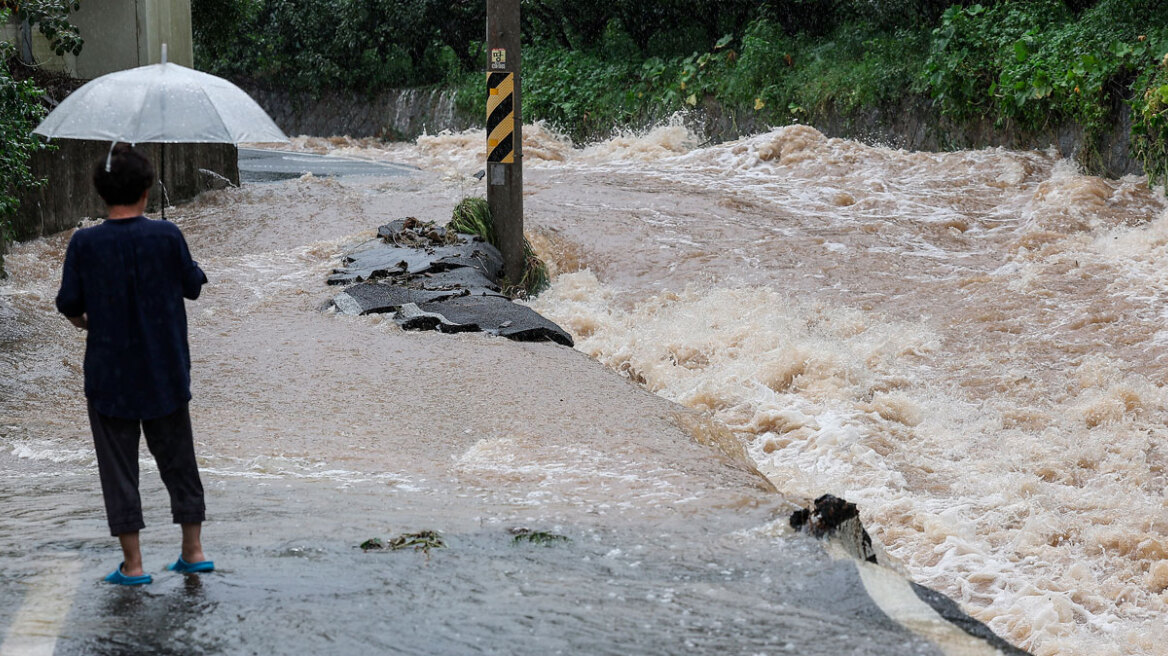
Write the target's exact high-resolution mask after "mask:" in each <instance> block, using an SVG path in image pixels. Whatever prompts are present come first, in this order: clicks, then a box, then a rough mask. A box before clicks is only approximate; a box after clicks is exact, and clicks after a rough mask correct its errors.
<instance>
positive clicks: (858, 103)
mask: <svg viewBox="0 0 1168 656" xmlns="http://www.w3.org/2000/svg"><path fill="white" fill-rule="evenodd" d="M926 48H927V45H926V40H925V38H924V36H923V34H922V33H921V31H920V30H915V31H914V30H909V29H900V28H898V29H895V30H893V31H886V30H882V29H880V28H878V27H876V26H875V25H873V24H871V23H866V22H847V23H843V24H840V25H839V26H837V27H835V28H834V29H833V30H832V31H831V32H830V33H829V34H827V35H825V36H821V37H811V36H808V35H806V34H799V35H795V36H788V35H787V34H786V33H785V31H784V30H783V28H782V27H781V26H780V25H779V24H777V23H773V22H770V21H759V22H757V23H755V24H754V25H752V26H751V28H750V30H749V31H748V32H747V33H746V35H745V36H744V37H743V39H742V54H741V57H740V58H739V59H738V64H737V67H736V69H735V70H734V73H733V75H732V76H731V77H729V78H728V79H727V80H726V84H725V91H726V92H727V95H728V97H729V99H730V100H731V101H732V102H734V103H736V104H738V105H740V106H751V105H752V104H753V105H754V106H755V107H756V108H757V109H759V110H760V111H761V110H765V111H766V112H767V115H769V116H771V117H773V118H775V119H777V120H781V121H806V120H808V119H810V118H811V117H812V116H815V115H820V114H822V113H823V112H824V111H826V110H827V109H829V108H833V109H835V110H837V111H840V112H842V113H848V112H851V111H855V110H858V109H860V108H871V107H881V106H886V105H888V104H890V103H892V102H894V101H896V100H898V99H900V98H902V97H903V96H904V95H905V94H906V92H907V91H908V90H909V89H910V88H911V86H912V84H913V82H914V80H915V79H916V78H917V77H918V76H919V75H920V65H919V63H918V62H920V61H922V59H923V56H922V55H923V53H924V52H925V50H926Z"/></svg>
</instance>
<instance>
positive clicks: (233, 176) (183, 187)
mask: <svg viewBox="0 0 1168 656" xmlns="http://www.w3.org/2000/svg"><path fill="white" fill-rule="evenodd" d="M53 143H54V145H56V146H57V148H56V149H55V150H52V151H42V152H39V153H36V154H35V155H34V156H33V159H32V163H31V166H32V172H33V175H35V176H37V177H39V178H44V179H46V180H48V182H47V183H46V184H45V185H43V186H41V187H40V188H38V189H32V190H26V191H25V192H24V193H23V194H22V195H21V198H20V210H19V211H18V212H17V214H16V216H15V217H14V218H13V221H12V224H13V236H14V237H15V238H16V239H17V240H25V239H34V238H36V237H40V236H43V235H50V234H53V233H54V232H59V231H61V230H67V229H69V228H72V227H74V226H76V225H77V223H78V221H80V220H81V219H82V218H85V217H99V216H102V215H104V213H105V205H104V204H103V203H102V201H101V198H100V197H99V196H98V195H97V192H96V191H94V190H93V182H92V180H93V167H94V166H95V165H96V163H97V162H98V160H100V159H101V158H103V157H105V156H106V154H107V153H108V152H109V147H110V143H109V142H108V141H81V140H77V139H57V140H54V141H53ZM137 148H138V149H139V150H141V151H142V152H143V153H144V154H145V155H146V156H147V157H148V158H150V161H151V162H152V163H153V164H154V168H155V172H156V173H161V172H162V167H161V166H160V164H161V162H162V160H161V155H162V150H163V145H162V144H138V145H137ZM165 168H166V174H165V175H166V177H165V180H164V182H165V183H166V190H167V195H168V197H169V199H170V204H172V205H173V204H175V203H178V202H181V201H185V200H190V199H192V198H194V197H195V196H197V195H198V194H199V193H200V192H202V191H205V190H207V189H211V188H219V187H222V186H224V185H226V184H227V182H228V181H230V183H231V184H234V185H238V184H239V162H238V154H237V150H236V148H235V146H234V145H231V144H167V145H166V167H165ZM159 194H160V187H159V185H155V186H154V189H153V190H152V191H151V192H150V204H149V209H150V211H157V209H158V207H159Z"/></svg>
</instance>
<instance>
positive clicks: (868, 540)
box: [791, 494, 876, 563]
mask: <svg viewBox="0 0 1168 656" xmlns="http://www.w3.org/2000/svg"><path fill="white" fill-rule="evenodd" d="M791 528H794V529H796V530H803V531H806V532H808V533H810V534H811V535H812V536H814V537H817V538H820V539H823V538H832V539H833V540H834V541H836V542H837V543H838V544H840V545H841V546H842V547H843V548H844V549H846V550H847V551H848V552H849V553H851V554H852V555H853V556H855V557H857V558H859V559H861V560H866V561H868V562H870V563H874V562H876V550H875V549H873V548H872V537H871V536H869V535H868V531H867V530H866V529H865V528H864V525H863V524H862V523H860V510H859V509H858V508H856V504H854V503H851V502H850V501H847V500H845V499H841V498H839V497H837V496H833V495H830V494H825V495H823V496H821V497H819V498H818V499H816V500H815V507H814V509H809V508H802V509H799V510H796V511H795V512H793V513H791Z"/></svg>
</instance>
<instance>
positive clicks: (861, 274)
mask: <svg viewBox="0 0 1168 656" xmlns="http://www.w3.org/2000/svg"><path fill="white" fill-rule="evenodd" d="M525 141H526V142H527V143H526V144H525V148H526V163H527V165H528V168H527V172H526V174H525V177H526V180H527V181H528V183H529V184H528V188H527V193H526V208H527V213H528V214H527V220H528V228H529V230H532V231H534V232H535V233H536V235H535V236H536V237H537V239H536V242H537V244H538V245H539V246H541V248H542V249H543V251H544V252H545V253H547V254H550V256H551V258H552V259H553V260H556V261H557V262H558V263H559V265H560V270H561V272H562V273H563V275H561V276H560V277H559V278H558V279H557V280H556V282H555V283H554V284H553V287H552V289H551V290H550V292H548V293H546V294H544V295H543V296H541V297H540V298H539V299H538V300H537V301H536V302H535V303H534V307H535V308H536V309H538V310H539V311H541V312H543V313H545V314H546V315H548V316H549V317H550V318H552V319H553V320H556V321H558V322H560V323H561V324H562V325H564V326H565V327H567V328H569V329H570V330H571V331H572V333H573V334H574V336H575V337H576V343H577V348H579V349H580V350H582V351H584V352H586V353H588V354H590V355H593V356H594V357H596V358H597V359H598V360H600V361H601V362H604V363H605V364H607V365H609V366H610V367H612V368H614V369H616V370H618V371H621V372H623V373H624V374H625V375H626V376H628V377H629V378H630V379H631V380H634V381H637V382H638V383H640V384H642V385H644V386H645V387H646V388H647V389H650V390H652V391H654V392H656V393H658V394H661V395H662V396H664V397H665V398H669V399H671V400H674V401H677V402H678V403H680V404H682V405H685V406H688V407H690V408H694V409H697V410H700V411H702V412H705V413H707V414H708V415H710V416H712V417H714V418H715V419H716V420H718V421H720V422H722V423H723V424H725V425H726V426H728V427H730V428H731V429H732V430H734V431H735V432H736V433H737V434H738V435H739V436H740V437H741V438H742V439H744V440H745V441H746V442H747V443H748V445H749V450H750V454H751V456H752V457H753V459H754V462H755V463H756V464H757V466H758V467H759V469H761V470H762V471H763V472H764V473H766V474H767V476H768V477H769V478H770V480H771V481H772V482H773V483H774V484H775V485H776V487H778V488H779V489H780V490H781V491H783V492H784V493H785V494H787V495H788V496H790V497H792V498H799V497H813V496H815V495H818V494H820V493H822V492H832V493H834V494H839V495H842V496H846V497H847V498H848V499H850V500H853V501H856V502H857V503H858V504H859V506H860V510H861V515H862V517H863V519H864V521H865V523H866V525H867V526H868V527H869V528H870V529H871V530H872V531H873V534H874V536H875V537H876V538H877V539H878V540H879V541H880V542H882V543H883V544H884V546H885V548H886V549H888V551H889V552H890V554H891V555H892V556H894V557H896V558H897V559H899V560H900V561H901V562H902V563H903V564H904V566H905V567H906V569H907V570H908V571H909V572H911V573H912V575H913V576H914V577H915V578H916V580H918V581H921V582H925V583H928V584H929V585H931V586H933V587H936V588H937V589H939V590H942V591H945V592H947V593H948V594H950V595H952V596H953V597H954V598H956V599H958V600H960V601H961V602H962V603H963V604H964V605H965V607H966V608H967V609H969V610H970V611H971V612H972V613H973V614H974V615H975V616H977V617H978V618H980V619H982V620H984V621H986V622H988V623H989V624H990V625H991V626H992V627H994V628H995V629H996V630H997V631H998V632H999V633H1001V634H1003V635H1005V636H1008V637H1010V638H1011V639H1012V640H1014V641H1015V642H1017V643H1018V644H1021V645H1022V646H1024V647H1027V648H1028V649H1030V650H1032V651H1033V652H1035V653H1037V654H1083V655H1090V656H1096V655H1099V654H1150V655H1159V654H1165V653H1168V651H1166V650H1165V647H1164V645H1165V644H1168V628H1166V627H1168V624H1165V623H1164V621H1163V618H1164V617H1165V613H1166V611H1168V497H1166V492H1165V490H1166V489H1168V474H1166V471H1168V446H1166V444H1168V428H1166V427H1165V426H1166V420H1168V397H1166V388H1165V384H1166V383H1168V369H1166V367H1165V365H1166V363H1168V331H1166V330H1165V327H1164V326H1165V317H1168V312H1166V303H1165V299H1166V291H1168V274H1166V273H1165V272H1166V271H1168V268H1166V267H1165V263H1166V262H1168V217H1166V216H1165V213H1164V210H1165V202H1164V197H1163V194H1162V192H1159V191H1154V190H1150V189H1149V188H1148V187H1147V184H1146V181H1145V180H1144V179H1142V178H1125V179H1122V180H1106V179H1101V178H1097V177H1092V176H1085V175H1082V174H1080V173H1079V172H1078V170H1077V169H1076V167H1075V166H1074V164H1073V163H1070V162H1067V161H1063V160H1060V159H1059V158H1058V157H1056V156H1054V155H1052V154H1049V153H1045V152H1017V151H1006V150H1001V149H989V150H984V151H977V152H954V153H908V152H903V151H897V150H891V149H885V148H876V147H870V146H866V145H863V144H860V143H857V142H852V141H845V140H836V139H827V138H824V137H823V136H822V135H821V134H819V133H818V132H816V131H814V130H812V129H810V128H807V127H803V126H791V127H786V128H782V129H778V130H775V131H773V132H770V133H767V134H762V135H758V136H755V137H750V138H747V139H744V140H742V141H739V142H734V143H728V144H723V145H718V146H711V147H703V148H699V147H697V143H698V142H699V141H700V140H699V139H697V138H695V137H694V136H693V135H692V134H691V133H689V132H687V131H686V130H685V129H684V127H681V126H677V125H675V126H667V127H662V128H659V129H657V130H654V131H653V132H651V133H649V134H646V135H634V136H629V137H626V138H618V139H613V140H610V141H607V142H604V143H601V144H596V145H593V146H589V147H587V148H583V149H573V148H572V147H571V144H568V143H566V142H564V141H563V140H561V139H557V138H556V137H555V135H553V134H551V133H549V132H548V131H547V130H545V129H542V128H540V127H539V126H533V127H532V129H531V130H529V131H527V132H526V133H525ZM479 142H480V140H479V139H478V137H477V135H443V136H437V137H423V138H421V139H419V140H418V143H417V144H414V145H393V146H388V147H376V146H375V145H374V144H371V143H369V142H359V141H345V140H334V142H331V143H330V142H325V141H320V140H302V141H301V142H300V143H301V146H302V147H303V148H305V149H310V150H317V151H324V150H331V151H332V152H343V153H348V154H351V155H356V156H366V157H370V158H375V159H376V158H382V157H388V158H395V159H398V160H400V161H407V162H411V163H414V164H417V165H419V166H423V167H426V168H430V169H434V170H440V169H445V170H448V171H450V172H451V173H452V175H454V174H456V173H457V174H460V176H465V175H466V173H467V172H469V171H473V170H475V169H476V168H477V167H476V164H475V162H476V161H477V158H479V157H481V144H480V143H479ZM459 179H461V177H459Z"/></svg>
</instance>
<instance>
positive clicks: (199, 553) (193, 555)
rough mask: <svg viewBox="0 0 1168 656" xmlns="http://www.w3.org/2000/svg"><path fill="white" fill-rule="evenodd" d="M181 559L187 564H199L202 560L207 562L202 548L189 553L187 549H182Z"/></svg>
mask: <svg viewBox="0 0 1168 656" xmlns="http://www.w3.org/2000/svg"><path fill="white" fill-rule="evenodd" d="M182 559H183V560H185V561H186V562H188V563H201V562H203V561H204V560H207V556H206V555H204V554H203V549H202V547H200V548H198V549H191V550H189V551H188V550H187V549H183V550H182Z"/></svg>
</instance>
